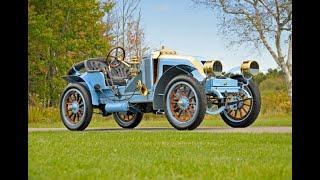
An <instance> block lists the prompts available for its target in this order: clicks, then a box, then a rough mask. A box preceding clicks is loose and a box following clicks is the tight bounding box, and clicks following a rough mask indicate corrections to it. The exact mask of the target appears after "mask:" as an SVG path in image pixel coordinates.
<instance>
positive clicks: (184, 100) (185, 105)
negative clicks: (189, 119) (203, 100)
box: [177, 96, 189, 110]
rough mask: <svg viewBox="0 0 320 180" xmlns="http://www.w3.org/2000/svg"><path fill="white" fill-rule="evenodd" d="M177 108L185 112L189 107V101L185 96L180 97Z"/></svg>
mask: <svg viewBox="0 0 320 180" xmlns="http://www.w3.org/2000/svg"><path fill="white" fill-rule="evenodd" d="M177 104H178V106H179V108H180V109H182V110H186V109H187V108H188V106H189V99H188V98H187V97H185V96H182V97H180V99H179V101H178V102H177Z"/></svg>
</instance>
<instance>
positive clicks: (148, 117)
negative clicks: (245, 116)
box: [28, 114, 292, 128]
mask: <svg viewBox="0 0 320 180" xmlns="http://www.w3.org/2000/svg"><path fill="white" fill-rule="evenodd" d="M59 118H60V117H58V118H56V119H49V118H48V119H46V120H43V121H38V122H29V124H28V127H33V128H40V127H64V125H63V124H62V122H61V120H60V119H59ZM291 125H292V117H291V115H290V114H282V115H276V116H260V117H258V119H257V120H256V121H255V122H254V123H253V124H252V126H291ZM90 127H91V128H93V127H105V128H109V127H119V126H118V125H117V123H116V122H115V121H114V119H113V117H112V116H108V117H102V116H101V115H99V114H94V116H93V117H92V120H91V122H90V125H89V128H90ZM138 127H172V126H171V125H170V124H169V122H168V120H167V119H166V117H165V116H164V115H154V114H145V116H144V118H143V119H142V121H141V123H140V125H139V126H138ZM200 127H227V125H226V124H225V123H224V121H223V120H222V119H221V118H220V116H219V115H206V116H205V119H204V120H203V122H202V124H201V125H200Z"/></svg>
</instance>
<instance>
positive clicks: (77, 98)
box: [63, 89, 85, 124]
mask: <svg viewBox="0 0 320 180" xmlns="http://www.w3.org/2000/svg"><path fill="white" fill-rule="evenodd" d="M63 104H64V115H65V117H66V119H67V120H68V121H69V123H71V124H77V123H78V122H79V121H80V120H81V119H82V118H83V116H84V113H85V104H84V102H83V96H82V94H81V93H80V92H79V90H77V89H70V90H69V91H67V93H66V94H65V96H64V99H63Z"/></svg>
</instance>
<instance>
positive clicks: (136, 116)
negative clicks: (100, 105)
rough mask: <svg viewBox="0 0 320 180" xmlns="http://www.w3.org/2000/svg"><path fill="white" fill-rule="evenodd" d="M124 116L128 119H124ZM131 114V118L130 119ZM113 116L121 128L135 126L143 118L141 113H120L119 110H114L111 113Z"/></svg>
mask: <svg viewBox="0 0 320 180" xmlns="http://www.w3.org/2000/svg"><path fill="white" fill-rule="evenodd" d="M126 116H128V119H127V120H126V118H125V117H126ZM130 116H131V119H130ZM113 118H114V119H115V121H116V122H117V124H118V125H119V126H120V127H122V128H128V129H129V128H135V127H137V126H138V125H139V124H140V122H141V120H142V118H143V113H142V112H141V113H139V112H137V113H133V112H130V111H128V112H126V113H121V112H116V113H113Z"/></svg>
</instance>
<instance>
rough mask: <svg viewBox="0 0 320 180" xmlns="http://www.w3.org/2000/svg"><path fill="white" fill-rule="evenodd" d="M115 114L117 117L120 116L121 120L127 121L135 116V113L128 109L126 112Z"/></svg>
mask: <svg viewBox="0 0 320 180" xmlns="http://www.w3.org/2000/svg"><path fill="white" fill-rule="evenodd" d="M116 114H117V116H119V118H121V119H122V120H124V121H127V122H130V121H132V120H134V119H135V117H136V116H137V114H135V113H132V112H130V111H128V112H117V113H116Z"/></svg>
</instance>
